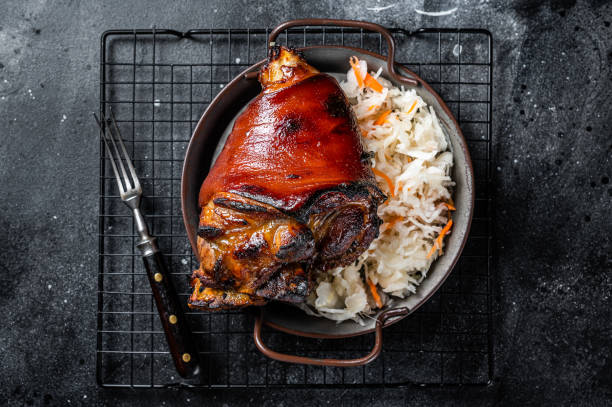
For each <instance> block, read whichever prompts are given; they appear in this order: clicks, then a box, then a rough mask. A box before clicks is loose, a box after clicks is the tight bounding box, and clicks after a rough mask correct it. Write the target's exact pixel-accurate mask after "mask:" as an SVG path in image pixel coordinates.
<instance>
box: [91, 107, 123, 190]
mask: <svg viewBox="0 0 612 407" xmlns="http://www.w3.org/2000/svg"><path fill="white" fill-rule="evenodd" d="M93 117H94V119H96V123H98V127H99V128H100V133H102V139H103V140H104V146H105V147H106V153H107V154H108V156H109V158H110V162H111V167H113V172H114V173H115V178H117V185H118V186H119V193H120V194H125V189H124V188H123V184H122V183H121V177H120V176H119V171H118V170H117V165H116V164H115V157H113V153H112V151H111V148H110V144H109V141H108V139H107V138H106V130H105V129H104V127H103V125H102V122H101V121H100V119H98V116H96V114H95V113H94V114H93ZM105 124H106V123H105Z"/></svg>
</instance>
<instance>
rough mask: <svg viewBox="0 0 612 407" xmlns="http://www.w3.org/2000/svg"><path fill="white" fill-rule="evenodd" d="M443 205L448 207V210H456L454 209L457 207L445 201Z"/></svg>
mask: <svg viewBox="0 0 612 407" xmlns="http://www.w3.org/2000/svg"><path fill="white" fill-rule="evenodd" d="M444 206H446V207H447V208H448V210H449V211H456V210H457V208H455V207H454V206H453V204H450V203H448V202H445V203H444Z"/></svg>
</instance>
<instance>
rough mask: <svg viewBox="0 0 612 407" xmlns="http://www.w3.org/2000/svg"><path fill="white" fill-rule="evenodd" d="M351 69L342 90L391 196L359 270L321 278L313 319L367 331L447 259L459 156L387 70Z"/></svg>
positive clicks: (432, 117) (360, 65) (427, 110)
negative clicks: (371, 317) (374, 316)
mask: <svg viewBox="0 0 612 407" xmlns="http://www.w3.org/2000/svg"><path fill="white" fill-rule="evenodd" d="M351 64H352V66H353V67H352V68H351V69H350V70H349V71H348V72H347V75H346V79H345V80H343V81H341V83H340V86H341V87H342V89H343V91H344V92H345V94H346V95H347V97H348V98H349V100H350V101H351V104H352V107H353V110H354V112H355V115H356V117H357V120H358V123H359V127H360V129H361V132H362V136H363V137H362V139H363V143H364V146H365V150H366V151H372V152H373V153H374V156H373V158H372V159H371V160H372V162H371V164H372V168H373V171H374V174H375V176H376V178H377V180H378V182H379V185H380V188H381V189H382V190H383V191H384V192H385V193H386V194H387V196H388V199H387V201H385V202H384V203H383V204H382V205H380V207H379V208H378V215H379V216H380V218H381V219H382V220H383V222H384V223H383V224H382V225H381V226H380V235H379V237H378V238H377V239H375V240H374V241H373V242H372V244H371V245H370V247H369V248H368V250H366V251H365V252H364V253H363V254H362V255H361V256H360V257H359V259H358V260H357V261H356V262H355V263H354V264H351V265H349V266H344V267H338V268H335V269H332V270H329V271H327V272H319V273H318V276H317V283H316V289H315V290H314V291H313V293H312V294H311V296H310V297H309V298H308V302H307V304H308V306H307V307H309V309H307V311H308V312H309V313H311V314H315V315H319V316H323V317H325V318H329V319H332V320H336V321H344V320H347V319H353V320H355V321H357V322H360V323H363V318H365V317H367V315H368V314H371V313H373V312H374V311H375V310H376V309H377V308H381V307H384V306H385V305H386V304H388V303H389V301H391V299H392V298H393V297H399V298H404V297H406V296H408V295H410V294H412V293H414V292H416V290H417V287H418V285H419V283H420V282H421V281H422V280H423V279H424V278H426V276H427V271H428V270H429V267H430V266H431V263H432V262H433V261H434V260H435V259H436V258H437V256H439V255H440V254H442V250H443V244H444V243H443V238H444V235H445V234H446V233H448V232H450V227H451V225H452V220H451V210H454V207H453V203H452V199H451V190H450V188H452V186H453V185H454V183H453V181H452V179H451V177H450V173H451V168H452V165H453V155H452V153H451V152H450V151H449V146H448V143H447V140H446V138H445V136H444V133H443V132H442V129H441V127H440V124H439V122H438V119H437V117H436V114H435V112H434V110H433V109H432V108H431V107H430V106H427V104H426V103H425V102H424V101H423V99H421V97H419V96H418V95H417V93H416V92H415V90H414V89H408V90H404V89H403V88H398V87H394V86H392V84H391V83H390V82H389V81H387V80H385V79H384V78H382V77H380V72H381V71H380V70H379V71H378V72H376V73H374V72H370V73H368V69H367V64H366V62H365V61H356V60H354V59H353V60H352V61H351ZM355 68H356V69H355ZM356 71H357V72H358V73H359V75H360V78H361V80H359V79H358V77H357V76H356ZM381 88H382V89H381Z"/></svg>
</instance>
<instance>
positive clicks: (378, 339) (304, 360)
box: [253, 308, 409, 367]
mask: <svg viewBox="0 0 612 407" xmlns="http://www.w3.org/2000/svg"><path fill="white" fill-rule="evenodd" d="M408 313H409V311H408V309H407V308H392V309H389V310H387V311H383V312H381V313H380V315H378V318H376V329H375V335H376V336H375V339H374V347H373V348H372V350H371V351H370V353H368V354H367V355H365V356H363V357H360V358H356V359H316V358H309V357H306V356H298V355H289V354H286V353H280V352H276V351H274V350H272V349H270V348H269V347H268V346H267V345H266V344H265V343H264V341H263V338H262V336H261V327H262V325H263V320H264V318H263V310H262V311H261V312H260V313H259V315H257V316H256V317H255V328H254V329H253V339H254V340H255V346H257V349H259V351H260V352H261V353H263V354H264V355H266V356H267V357H269V358H271V359H275V360H278V361H281V362H287V363H297V364H302V365H316V366H338V367H352V366H361V365H365V364H367V363H370V362H372V361H373V360H374V359H376V358H377V357H378V355H380V351H381V350H382V330H383V327H384V326H385V323H386V321H387V320H388V319H389V318H395V317H401V316H404V315H407V314H408Z"/></svg>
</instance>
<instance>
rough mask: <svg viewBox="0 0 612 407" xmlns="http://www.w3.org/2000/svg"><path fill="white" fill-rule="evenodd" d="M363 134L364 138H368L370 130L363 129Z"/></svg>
mask: <svg viewBox="0 0 612 407" xmlns="http://www.w3.org/2000/svg"><path fill="white" fill-rule="evenodd" d="M361 135H362V136H363V138H368V132H367V131H365V130H361Z"/></svg>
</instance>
